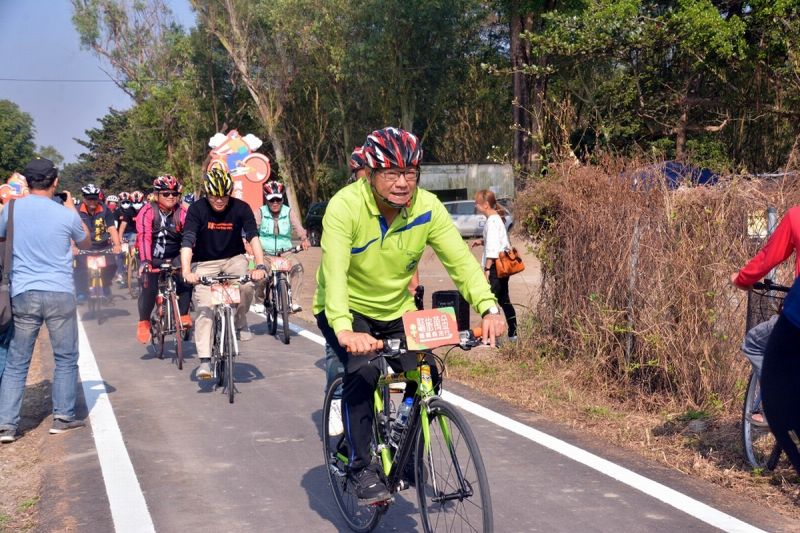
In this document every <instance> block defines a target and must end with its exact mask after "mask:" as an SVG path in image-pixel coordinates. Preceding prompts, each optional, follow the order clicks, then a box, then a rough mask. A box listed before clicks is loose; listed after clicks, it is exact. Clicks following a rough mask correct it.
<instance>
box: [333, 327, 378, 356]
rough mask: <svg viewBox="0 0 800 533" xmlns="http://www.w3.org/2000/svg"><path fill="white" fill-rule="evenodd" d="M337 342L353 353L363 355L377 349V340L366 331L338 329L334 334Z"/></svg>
mask: <svg viewBox="0 0 800 533" xmlns="http://www.w3.org/2000/svg"><path fill="white" fill-rule="evenodd" d="M336 339H337V340H338V341H339V344H340V345H341V346H343V347H344V348H345V349H346V350H347V351H348V352H350V353H352V354H353V355H365V354H368V353H371V352H374V351H375V350H377V349H378V341H377V340H376V339H375V337H373V336H372V335H369V334H368V333H355V332H353V331H340V332H339V333H338V334H337V335H336Z"/></svg>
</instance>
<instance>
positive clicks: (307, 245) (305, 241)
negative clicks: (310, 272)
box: [300, 237, 311, 250]
mask: <svg viewBox="0 0 800 533" xmlns="http://www.w3.org/2000/svg"><path fill="white" fill-rule="evenodd" d="M300 246H301V247H302V248H303V250H308V249H309V248H311V241H309V240H308V237H306V238H305V239H303V240H302V241H300Z"/></svg>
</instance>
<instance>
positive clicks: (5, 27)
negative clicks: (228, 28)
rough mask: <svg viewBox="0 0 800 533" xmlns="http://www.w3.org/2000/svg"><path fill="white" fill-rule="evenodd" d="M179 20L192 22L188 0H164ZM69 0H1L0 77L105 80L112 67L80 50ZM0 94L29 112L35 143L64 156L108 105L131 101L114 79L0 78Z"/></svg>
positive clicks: (73, 153)
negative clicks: (32, 123) (21, 79)
mask: <svg viewBox="0 0 800 533" xmlns="http://www.w3.org/2000/svg"><path fill="white" fill-rule="evenodd" d="M167 4H168V5H169V6H170V8H171V9H172V10H173V12H174V13H175V15H176V17H177V19H178V22H180V23H181V24H182V25H183V26H184V27H189V26H191V25H193V21H194V14H193V13H192V11H191V9H190V7H189V0H167ZM71 18H72V3H71V2H70V1H69V0H0V50H3V54H2V55H0V78H16V79H19V78H24V79H35V80H42V79H44V80H66V79H69V80H87V79H90V80H100V79H102V80H105V79H108V76H107V75H106V74H105V73H104V72H103V70H106V71H108V72H112V71H111V69H110V68H109V67H108V65H107V64H104V63H103V62H101V61H100V59H98V58H97V57H96V56H95V55H94V54H93V53H92V52H90V51H88V50H81V47H80V39H79V37H78V33H77V32H76V31H75V28H74V27H73V25H72V20H71ZM0 99H6V100H11V101H12V102H14V103H16V104H17V105H18V106H19V107H20V108H21V109H22V110H23V111H25V112H26V113H28V114H29V115H31V116H32V117H33V121H34V125H35V127H36V144H37V147H38V146H44V145H52V146H55V148H56V149H57V150H58V151H59V152H61V155H63V156H64V160H65V162H67V163H69V162H73V161H75V160H76V159H77V156H78V154H79V153H81V152H82V151H83V147H82V146H81V145H79V144H78V143H77V142H75V141H74V140H73V138H74V137H78V138H85V136H84V131H86V130H87V129H90V128H93V127H95V126H97V119H98V118H100V117H102V116H103V115H105V114H106V113H107V112H108V108H109V107H114V108H115V109H126V108H128V107H130V105H131V101H130V99H129V98H128V96H127V95H126V94H125V93H123V92H122V91H121V90H120V89H119V88H117V86H116V85H114V83H113V82H111V81H108V82H103V83H80V82H62V81H59V82H45V81H38V82H19V81H2V80H0Z"/></svg>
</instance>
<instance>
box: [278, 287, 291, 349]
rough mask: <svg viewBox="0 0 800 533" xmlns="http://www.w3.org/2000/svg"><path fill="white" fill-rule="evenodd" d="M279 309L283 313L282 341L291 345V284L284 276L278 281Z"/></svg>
mask: <svg viewBox="0 0 800 533" xmlns="http://www.w3.org/2000/svg"><path fill="white" fill-rule="evenodd" d="M278 308H279V309H280V311H281V320H282V321H283V328H282V329H281V332H282V335H281V339H282V340H283V344H289V283H288V281H286V277H285V276H282V277H281V279H280V280H279V281H278Z"/></svg>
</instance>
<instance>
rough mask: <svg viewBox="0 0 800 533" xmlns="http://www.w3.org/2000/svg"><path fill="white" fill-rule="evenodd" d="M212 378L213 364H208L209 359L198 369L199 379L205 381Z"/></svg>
mask: <svg viewBox="0 0 800 533" xmlns="http://www.w3.org/2000/svg"><path fill="white" fill-rule="evenodd" d="M212 377H213V374H211V364H210V363H209V362H208V359H206V360H205V361H204V362H202V363H200V366H199V367H198V368H197V379H199V380H203V381H205V380H208V379H211V378H212Z"/></svg>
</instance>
